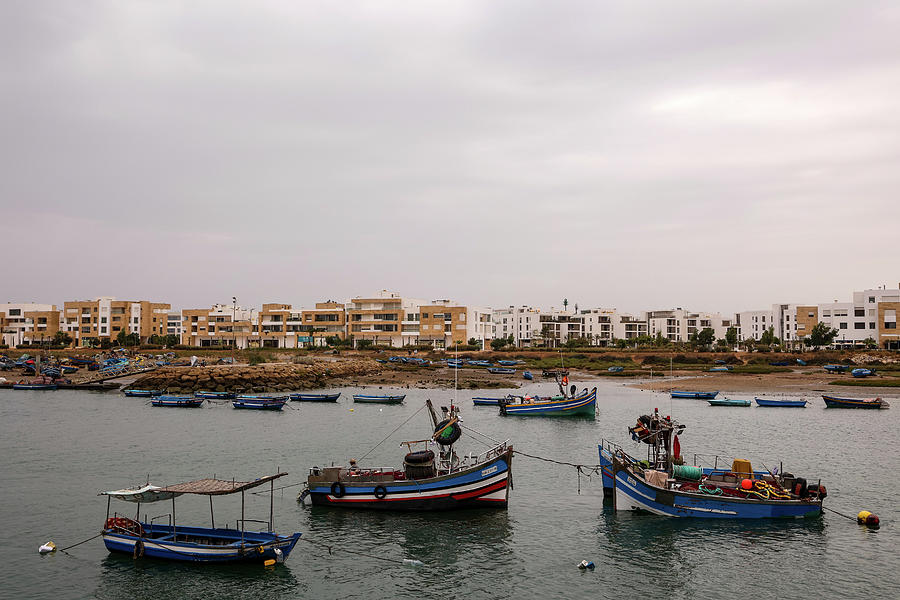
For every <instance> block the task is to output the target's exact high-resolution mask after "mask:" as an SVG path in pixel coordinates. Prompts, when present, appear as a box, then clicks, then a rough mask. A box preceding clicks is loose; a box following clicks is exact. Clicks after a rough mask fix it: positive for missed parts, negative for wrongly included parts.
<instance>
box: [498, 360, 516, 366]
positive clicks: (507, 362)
mask: <svg viewBox="0 0 900 600" xmlns="http://www.w3.org/2000/svg"><path fill="white" fill-rule="evenodd" d="M497 364H498V365H500V366H501V367H514V366H516V365H517V364H519V361H517V360H498V361H497Z"/></svg>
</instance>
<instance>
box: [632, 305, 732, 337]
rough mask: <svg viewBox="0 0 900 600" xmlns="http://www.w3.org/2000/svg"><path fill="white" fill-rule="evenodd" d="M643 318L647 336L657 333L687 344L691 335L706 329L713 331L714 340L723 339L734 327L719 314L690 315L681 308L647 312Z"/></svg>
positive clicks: (726, 318) (729, 319)
mask: <svg viewBox="0 0 900 600" xmlns="http://www.w3.org/2000/svg"><path fill="white" fill-rule="evenodd" d="M643 316H644V320H646V321H647V332H648V334H649V335H651V336H655V335H656V334H657V333H659V334H661V335H662V336H663V337H665V338H668V339H669V340H670V341H673V342H688V341H690V338H691V335H693V334H694V333H699V332H700V331H702V330H704V329H706V328H710V329H712V330H713V332H714V333H715V337H716V339H724V338H725V334H726V333H727V331H728V328H729V327H732V326H733V325H734V319H732V318H731V317H723V316H722V315H721V313H710V312H697V313H692V312H688V311H686V310H684V309H682V308H675V309H671V310H655V311H649V312H646V313H644V315H643Z"/></svg>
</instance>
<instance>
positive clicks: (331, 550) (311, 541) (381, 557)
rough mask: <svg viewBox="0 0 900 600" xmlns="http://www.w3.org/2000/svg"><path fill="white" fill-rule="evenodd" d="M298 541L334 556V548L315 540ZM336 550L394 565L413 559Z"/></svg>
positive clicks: (302, 538)
mask: <svg viewBox="0 0 900 600" xmlns="http://www.w3.org/2000/svg"><path fill="white" fill-rule="evenodd" d="M300 539H301V540H303V541H305V542H309V543H310V544H313V545H314V546H321V547H322V548H325V549H326V550H328V554H329V555H333V554H334V546H331V545H329V544H325V543H323V542H318V541H316V540H311V539H309V538H307V537H301V538H300ZM338 550H339V551H341V552H347V553H348V554H356V555H357V556H365V557H367V558H377V559H378V560H383V561H386V562H392V563H396V564H398V565H402V564H406V563H404V560H413V559H401V560H398V559H396V558H388V557H387V556H378V555H377V554H369V553H368V552H357V551H356V550H348V549H347V548H338Z"/></svg>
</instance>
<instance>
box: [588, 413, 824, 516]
mask: <svg viewBox="0 0 900 600" xmlns="http://www.w3.org/2000/svg"><path fill="white" fill-rule="evenodd" d="M629 431H630V432H631V434H632V436H633V437H634V438H635V439H638V440H640V441H642V442H645V443H646V444H647V445H648V449H647V459H646V460H643V461H642V460H638V459H636V458H633V457H632V456H630V455H629V454H627V453H626V452H625V451H624V450H622V449H621V448H617V449H616V451H615V452H614V453H612V465H611V470H612V475H613V477H612V479H613V481H612V485H613V488H614V500H613V506H614V507H615V510H617V511H642V512H649V513H652V514H656V515H661V516H667V517H700V518H717V519H762V518H798V517H810V516H816V515H819V514H821V513H822V501H823V499H824V498H825V497H826V495H827V493H826V490H825V487H824V486H822V485H820V484H813V485H809V484H807V482H806V480H805V479H803V478H798V477H794V476H793V475H789V474H787V473H778V474H777V475H776V474H772V473H768V472H766V474H765V475H762V476H759V475H757V473H758V472H757V471H754V470H753V469H752V467H751V464H750V461H748V460H742V459H736V460H734V461H733V463H732V464H731V467H730V468H728V469H719V470H717V471H714V472H704V469H703V468H702V467H700V466H686V465H682V464H677V463H678V461H680V460H681V449H680V442H679V441H678V435H680V434H681V433H682V432H683V431H684V426H683V425H680V424H679V423H677V422H675V421H674V420H672V419H671V418H669V417H661V416H660V415H659V412H658V411H657V410H654V413H653V415H642V416H641V417H640V418H639V419H638V422H637V425H636V426H635V427H632V428H630V429H629ZM601 456H602V451H601Z"/></svg>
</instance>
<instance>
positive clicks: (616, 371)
mask: <svg viewBox="0 0 900 600" xmlns="http://www.w3.org/2000/svg"><path fill="white" fill-rule="evenodd" d="M624 370H625V367H610V368H608V369H607V371H609V372H610V373H621V372H622V371H624Z"/></svg>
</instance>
